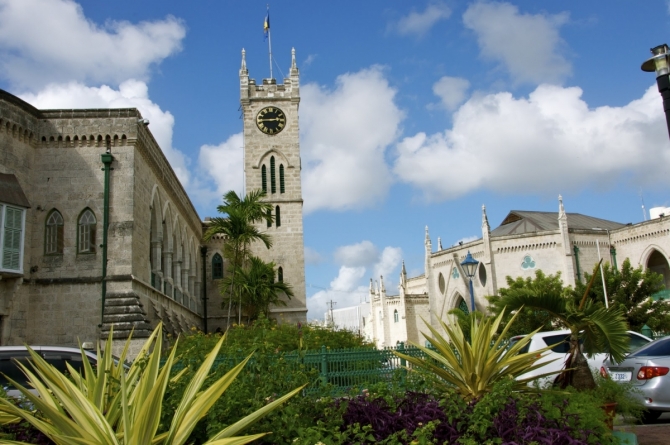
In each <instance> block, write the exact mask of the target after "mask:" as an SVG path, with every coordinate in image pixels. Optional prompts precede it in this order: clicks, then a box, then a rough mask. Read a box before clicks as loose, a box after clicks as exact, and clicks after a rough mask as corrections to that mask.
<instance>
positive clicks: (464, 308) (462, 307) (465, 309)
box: [458, 298, 470, 315]
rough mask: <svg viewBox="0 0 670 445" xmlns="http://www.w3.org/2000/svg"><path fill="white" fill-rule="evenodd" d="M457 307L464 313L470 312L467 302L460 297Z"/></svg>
mask: <svg viewBox="0 0 670 445" xmlns="http://www.w3.org/2000/svg"><path fill="white" fill-rule="evenodd" d="M458 308H459V309H460V310H461V311H463V313H464V314H466V315H467V314H469V313H470V309H469V308H468V304H467V303H466V302H465V300H464V299H462V298H461V299H460V301H459V302H458Z"/></svg>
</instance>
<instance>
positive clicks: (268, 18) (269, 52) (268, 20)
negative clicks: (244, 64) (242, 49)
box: [266, 4, 273, 79]
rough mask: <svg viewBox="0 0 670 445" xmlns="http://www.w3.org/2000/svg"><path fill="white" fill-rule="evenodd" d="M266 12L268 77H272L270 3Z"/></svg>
mask: <svg viewBox="0 0 670 445" xmlns="http://www.w3.org/2000/svg"><path fill="white" fill-rule="evenodd" d="M267 8H268V12H267V19H266V20H267V26H268V55H269V57H270V79H273V77H272V30H271V29H270V5H269V4H268V5H267Z"/></svg>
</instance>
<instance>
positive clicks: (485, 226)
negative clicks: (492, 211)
mask: <svg viewBox="0 0 670 445" xmlns="http://www.w3.org/2000/svg"><path fill="white" fill-rule="evenodd" d="M482 229H484V230H486V231H489V230H491V226H490V225H489V218H488V216H486V206H485V205H483V204H482Z"/></svg>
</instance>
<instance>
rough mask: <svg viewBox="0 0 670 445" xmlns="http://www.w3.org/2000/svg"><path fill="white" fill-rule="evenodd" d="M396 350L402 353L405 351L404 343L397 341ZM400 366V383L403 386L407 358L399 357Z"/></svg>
mask: <svg viewBox="0 0 670 445" xmlns="http://www.w3.org/2000/svg"><path fill="white" fill-rule="evenodd" d="M396 350H397V351H398V352H399V353H401V354H404V353H405V343H404V342H402V341H401V342H399V343H398V347H397V348H396ZM400 366H401V371H400V384H401V385H402V386H403V387H404V386H405V376H406V375H407V369H405V367H406V366H407V360H405V359H404V358H401V359H400Z"/></svg>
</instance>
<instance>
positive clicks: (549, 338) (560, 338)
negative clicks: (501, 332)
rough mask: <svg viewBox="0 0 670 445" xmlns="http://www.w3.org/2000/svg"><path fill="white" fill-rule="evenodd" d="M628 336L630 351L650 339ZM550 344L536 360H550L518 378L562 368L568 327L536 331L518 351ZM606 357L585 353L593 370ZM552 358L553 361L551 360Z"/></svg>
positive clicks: (547, 381) (546, 382)
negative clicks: (558, 329) (548, 348)
mask: <svg viewBox="0 0 670 445" xmlns="http://www.w3.org/2000/svg"><path fill="white" fill-rule="evenodd" d="M523 337H525V336H524V335H517V336H515V337H512V338H511V339H510V342H509V345H510V347H511V346H512V345H513V344H515V343H516V342H518V341H519V340H520V339H522V338H523ZM628 337H629V338H630V343H629V346H628V347H629V349H630V350H631V351H633V350H636V349H637V348H639V347H641V346H643V345H646V344H648V343H650V342H651V341H652V340H651V339H650V338H649V337H647V336H644V335H642V334H640V333H637V332H633V331H628ZM551 345H554V347H552V348H551V349H550V350H549V351H546V352H545V353H544V354H543V355H542V357H541V358H540V360H539V361H538V363H543V362H551V363H547V364H546V365H545V366H542V367H541V368H538V369H536V370H534V371H531V372H529V373H526V374H523V375H522V376H520V377H519V378H520V379H525V378H528V377H533V376H539V375H542V374H546V373H549V372H553V371H560V370H561V369H562V368H563V366H564V365H565V360H566V358H567V356H568V352H569V350H570V330H569V329H565V330H561V331H547V332H538V333H537V334H535V335H533V337H532V338H531V340H530V342H528V344H526V346H525V347H524V348H523V349H522V350H521V351H519V353H524V352H533V351H538V350H540V349H542V348H546V347H547V346H551ZM606 357H607V353H605V352H599V353H596V354H593V355H591V356H589V355H588V354H587V355H586V359H587V360H588V362H589V366H590V367H591V369H592V370H594V371H599V370H600V368H601V366H602V363H603V360H605V358H606ZM552 360H554V361H553V362H552ZM557 376H558V374H556V375H552V376H550V377H545V378H543V379H541V380H540V381H539V384H540V386H548V385H551V384H552V383H553V382H554V380H555V379H556V377H557Z"/></svg>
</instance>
